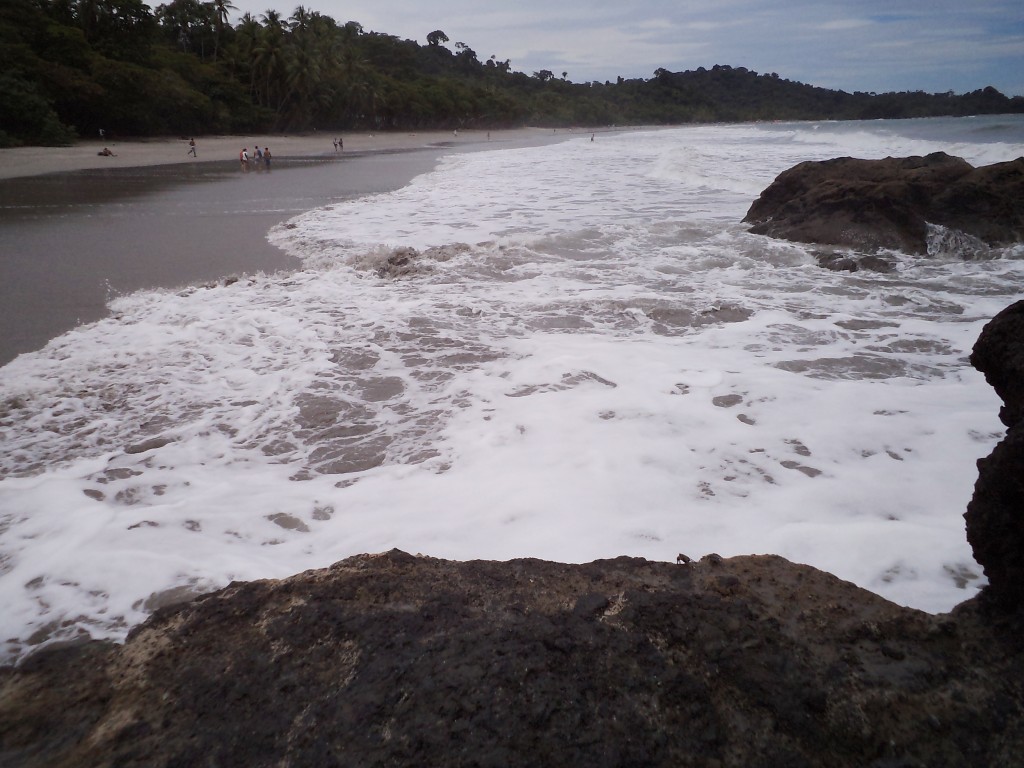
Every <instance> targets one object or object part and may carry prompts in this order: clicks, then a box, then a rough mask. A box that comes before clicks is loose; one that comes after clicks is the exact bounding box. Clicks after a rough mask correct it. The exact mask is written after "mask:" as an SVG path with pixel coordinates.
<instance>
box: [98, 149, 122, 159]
mask: <svg viewBox="0 0 1024 768" xmlns="http://www.w3.org/2000/svg"><path fill="white" fill-rule="evenodd" d="M96 154H97V155H101V156H103V157H117V155H115V154H114V153H113V152H111V151H110V150H109V149H108V148H107V147H104V148H103V149H101V150H100V151H99V152H97V153H96Z"/></svg>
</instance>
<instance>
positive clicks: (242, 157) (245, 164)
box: [238, 147, 249, 171]
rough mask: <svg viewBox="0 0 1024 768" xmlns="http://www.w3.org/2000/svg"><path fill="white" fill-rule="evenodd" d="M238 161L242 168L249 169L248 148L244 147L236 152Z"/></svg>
mask: <svg viewBox="0 0 1024 768" xmlns="http://www.w3.org/2000/svg"><path fill="white" fill-rule="evenodd" d="M238 162H240V163H241V164H242V170H243V171H248V170H249V148H248V147H245V148H243V149H242V151H241V152H239V153H238Z"/></svg>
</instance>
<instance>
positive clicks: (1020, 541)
mask: <svg viewBox="0 0 1024 768" xmlns="http://www.w3.org/2000/svg"><path fill="white" fill-rule="evenodd" d="M971 364H972V365H973V366H974V367H975V368H977V369H978V370H979V371H981V372H982V373H984V374H985V380H986V381H988V383H989V384H990V385H992V388H993V389H995V391H996V394H998V395H999V397H1000V398H1002V400H1003V407H1002V408H1001V409H1000V411H999V418H1000V419H1001V420H1002V422H1003V423H1004V424H1005V425H1006V426H1007V431H1006V437H1005V438H1004V439H1003V441H1002V442H1001V443H999V445H997V446H996V447H995V450H993V451H992V453H991V454H989V456H987V457H986V458H983V459H980V460H979V461H978V480H977V482H976V483H975V486H974V495H973V497H972V498H971V501H970V503H969V504H968V505H967V513H966V514H965V515H964V518H965V520H966V521H967V540H968V541H969V542H970V544H971V548H972V549H973V550H974V557H975V559H976V560H977V561H978V563H979V565H981V566H982V567H983V568H984V569H985V575H986V576H988V580H989V586H988V587H987V588H986V595H987V597H989V598H991V599H993V600H995V601H997V602H998V603H999V604H1000V605H1001V606H1002V607H1004V608H1008V609H1011V610H1014V611H1017V612H1024V301H1018V302H1017V303H1016V304H1013V305H1011V306H1009V307H1007V308H1006V309H1004V310H1003V311H1002V312H1000V313H999V314H998V315H996V316H995V317H994V318H993V319H992V321H991V322H989V323H988V325H986V326H985V328H984V330H983V331H982V333H981V336H980V337H979V338H978V341H977V343H976V344H975V345H974V350H973V351H972V352H971Z"/></svg>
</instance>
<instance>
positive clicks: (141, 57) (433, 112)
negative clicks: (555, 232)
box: [0, 0, 1024, 146]
mask: <svg viewBox="0 0 1024 768" xmlns="http://www.w3.org/2000/svg"><path fill="white" fill-rule="evenodd" d="M234 10H235V9H234V7H233V6H232V4H231V2H230V0H211V1H209V2H202V1H200V0H171V2H168V3H163V4H159V5H156V6H155V8H154V7H150V6H149V5H146V4H145V3H143V2H142V0H4V2H3V3H2V4H0V146H16V145H18V144H41V145H59V144H66V143H68V142H71V141H73V140H74V139H75V138H77V137H79V136H97V135H98V134H99V131H101V130H104V131H105V132H106V134H107V135H111V136H134V137H143V136H156V135H199V134H208V133H247V132H254V131H259V132H274V131H307V130H314V129H317V130H324V131H329V132H335V131H343V130H355V129H360V130H425V129H455V128H487V129H489V128H505V127H513V126H521V125H524V124H530V125H538V126H550V127H562V126H572V125H608V124H618V125H626V124H681V123H689V122H710V121H747V120H807V119H873V118H905V117H926V116H937V115H969V114H996V113H1009V112H1024V98H1022V97H1019V96H1016V97H1013V98H1009V97H1007V96H1005V95H1003V94H1002V93H1000V92H999V91H997V90H996V89H994V88H992V87H987V88H983V89H979V90H976V91H973V92H971V93H966V94H954V93H952V92H948V93H942V94H928V93H924V92H921V91H917V92H902V93H883V94H876V93H862V92H855V93H846V92H844V91H835V90H829V89H825V88H819V87H814V86H811V85H806V84H802V83H798V82H793V81H790V80H786V79H784V78H782V77H780V76H779V75H778V74H776V73H774V72H773V73H767V74H759V73H757V72H753V71H751V70H748V69H745V68H743V67H731V66H722V65H718V66H713V67H710V68H704V67H701V68H699V69H697V70H694V71H687V72H670V71H668V70H666V69H658V70H657V71H655V72H654V73H653V75H652V77H651V78H649V79H645V78H635V79H624V78H622V77H619V78H617V79H616V81H615V82H611V81H606V82H596V81H595V82H583V83H576V82H572V81H571V80H569V78H568V73H567V72H561V73H555V72H552V71H549V70H541V71H538V72H533V73H530V74H527V73H525V72H519V71H515V70H514V69H513V68H512V63H511V62H510V61H509V60H508V59H504V60H501V59H499V58H498V56H497V55H496V54H495V55H490V56H488V57H487V58H484V59H481V57H480V56H479V55H478V54H477V52H476V51H474V50H473V49H472V48H470V47H469V45H468V44H466V43H464V42H461V41H458V42H454V43H453V42H452V41H451V40H450V39H449V38H448V36H447V35H446V34H445V33H444V32H443V31H442V30H433V31H429V30H424V38H425V40H426V44H425V45H424V44H420V43H418V42H416V41H413V40H403V39H400V38H398V37H396V36H393V35H388V34H385V33H381V32H373V31H367V30H365V29H364V28H363V27H362V25H361V24H359V23H358V22H356V21H348V22H344V23H339V22H338V21H335V20H334V19H332V18H331V17H329V16H325V15H322V14H320V13H317V12H316V11H310V10H308V9H306V8H304V7H303V6H298V7H297V8H295V10H294V11H293V12H292V13H291V15H289V16H285V15H284V14H283V13H280V12H278V11H275V10H268V11H267V12H266V13H265V14H261V15H259V16H258V17H254V16H252V15H250V14H245V15H244V16H242V17H241V19H240V20H239V21H238V22H237V23H235V24H231V23H229V20H230V17H231V13H232V11H234Z"/></svg>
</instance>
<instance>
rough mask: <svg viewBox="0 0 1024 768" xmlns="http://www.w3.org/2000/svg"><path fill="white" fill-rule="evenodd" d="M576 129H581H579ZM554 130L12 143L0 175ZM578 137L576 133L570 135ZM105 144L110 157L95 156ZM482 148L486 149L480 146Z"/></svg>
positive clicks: (540, 135) (453, 143) (471, 141)
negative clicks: (191, 147)
mask: <svg viewBox="0 0 1024 768" xmlns="http://www.w3.org/2000/svg"><path fill="white" fill-rule="evenodd" d="M580 133H582V132H580ZM558 134H561V135H562V137H565V136H566V135H572V134H568V132H565V131H560V132H557V133H554V132H552V131H551V130H549V129H544V128H519V129H512V130H502V131H459V132H458V133H457V134H456V133H454V132H452V131H424V132H419V133H341V134H336V135H333V136H332V135H330V134H326V133H325V134H319V133H317V134H302V135H294V136H289V135H282V136H249V137H246V136H196V137H194V138H195V142H196V157H194V158H193V157H191V156H190V155H189V154H188V152H189V143H188V142H189V138H190V137H187V136H185V137H180V138H173V139H171V138H163V139H150V140H145V141H121V140H118V139H116V138H111V137H107V138H106V139H104V140H95V141H93V140H89V141H81V142H78V143H76V144H74V145H73V146H70V147H15V148H13V149H0V179H13V178H18V177H24V176H37V175H40V174H45V173H59V172H61V171H79V170H89V169H94V168H103V169H111V168H140V167H145V166H153V165H171V164H176V163H193V164H195V163H209V162H225V163H229V162H230V163H235V164H236V165H237V164H238V153H239V152H240V151H241V150H242V149H243V148H248V149H249V153H250V155H251V154H252V151H253V148H254V147H255V146H256V145H257V144H259V146H261V147H269V148H270V151H271V155H272V156H273V158H274V159H275V160H276V159H284V158H296V157H307V158H311V157H322V158H332V157H335V156H336V155H340V154H342V152H341V151H338V150H336V149H335V147H334V139H336V138H338V139H341V141H342V142H343V145H344V150H343V152H344V153H348V154H353V153H355V154H365V153H369V152H388V151H397V150H415V149H431V148H433V149H437V148H445V149H469V148H481V146H480V145H487V144H492V145H494V147H495V148H497V147H501V146H508V145H510V144H517V143H533V142H536V141H545V140H549V139H550V138H551V137H552V136H557V135H558ZM576 135H580V134H576ZM105 147H106V148H109V149H110V151H111V152H113V153H114V155H113V156H103V155H100V154H98V153H99V152H101V151H102V150H103V149H104V148H105ZM482 148H487V147H486V146H484V147H482Z"/></svg>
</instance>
